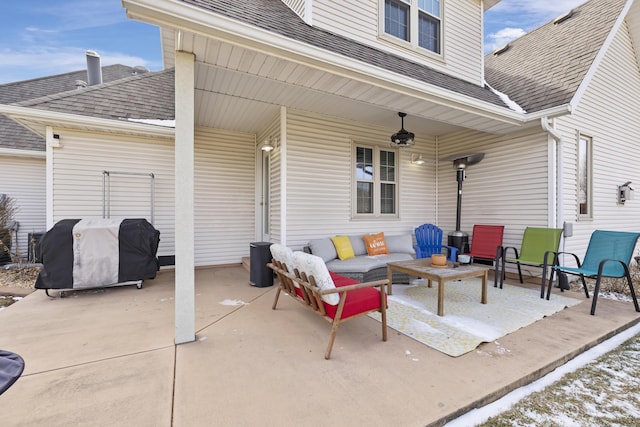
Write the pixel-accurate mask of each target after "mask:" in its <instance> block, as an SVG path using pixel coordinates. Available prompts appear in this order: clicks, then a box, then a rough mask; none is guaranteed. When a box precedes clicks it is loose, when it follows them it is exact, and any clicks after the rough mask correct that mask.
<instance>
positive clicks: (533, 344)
mask: <svg viewBox="0 0 640 427" xmlns="http://www.w3.org/2000/svg"><path fill="white" fill-rule="evenodd" d="M248 276H249V274H248V272H247V271H246V270H245V269H244V268H242V267H241V266H237V267H236V266H234V267H219V268H207V269H198V270H197V271H196V331H197V341H195V342H193V343H189V344H183V345H180V346H177V347H176V346H175V345H174V344H173V341H174V332H175V331H174V327H175V326H174V299H173V298H174V273H173V271H171V270H163V271H161V272H160V273H159V275H158V277H157V278H156V279H154V280H149V281H146V282H145V284H144V287H143V289H141V290H137V289H135V287H131V286H128V287H114V288H108V289H101V290H95V291H84V292H73V293H68V295H67V297H66V298H63V299H50V298H48V297H47V296H46V295H45V293H44V292H43V291H36V292H34V293H33V294H31V295H29V296H28V297H26V298H24V299H23V300H21V301H20V302H19V303H17V304H14V305H12V306H10V307H8V308H7V309H4V310H2V311H1V312H0V322H1V324H2V328H1V329H0V343H1V345H0V347H1V348H3V349H6V350H10V351H14V352H16V353H18V354H20V355H21V356H22V357H23V358H24V359H25V361H26V368H25V371H24V373H23V375H22V377H21V378H20V379H19V380H18V381H17V382H16V384H15V385H14V386H13V387H12V388H10V389H9V390H8V391H7V392H5V393H4V394H3V395H2V396H0V402H1V403H2V407H3V408H6V409H5V411H3V422H4V423H6V424H8V425H16V426H19V425H30V426H33V425H47V426H63V425H64V426H67V425H109V426H113V425H136V426H171V425H173V426H200V425H203V426H204V425H225V426H229V425H232V426H244V425H246V426H254V425H264V426H269V425H273V426H284V425H292V426H293V425H296V426H300V425H304V426H312V425H336V426H343V425H344V426H346V425H349V426H355V425H367V426H388V425H401V426H425V425H441V424H443V423H444V422H446V421H447V420H450V419H453V418H455V417H456V416H457V415H460V414H462V413H464V412H466V411H468V410H469V409H471V408H474V407H477V406H481V405H483V404H485V403H488V402H490V401H492V400H495V399H497V398H498V397H500V396H502V395H503V394H505V393H507V392H509V391H510V390H512V389H514V388H517V387H519V386H521V385H523V384H526V383H529V382H531V381H533V380H534V379H537V378H539V377H540V376H542V375H543V374H545V373H547V372H549V371H551V370H553V369H554V368H555V367H557V366H559V365H561V364H563V363H564V362H566V361H567V360H569V359H571V358H572V357H574V356H575V355H577V354H579V353H581V352H583V351H584V350H586V349H588V348H590V347H592V346H594V345H596V344H598V343H599V342H601V341H603V340H604V339H606V338H608V337H610V336H612V335H614V334H615V333H617V332H619V331H621V330H623V329H626V328H628V327H629V326H632V325H634V324H636V323H638V321H640V317H639V316H638V314H637V313H636V312H635V311H634V310H633V305H632V304H631V303H629V302H624V303H623V302H618V301H612V300H605V299H600V300H599V302H598V311H597V314H596V316H591V315H590V314H589V310H590V303H591V301H590V300H586V299H584V295H583V294H582V295H581V294H575V297H576V298H579V299H581V300H582V301H583V302H581V303H580V304H578V305H576V306H575V307H572V308H567V309H565V310H563V311H561V312H559V313H557V314H555V315H553V316H551V317H547V318H545V319H543V320H541V321H538V322H536V323H534V324H533V325H531V326H528V327H526V328H523V329H520V330H518V331H516V332H514V333H512V334H509V335H507V336H505V337H503V338H502V339H500V340H499V341H497V342H493V343H488V344H481V345H480V347H479V348H478V349H477V351H474V352H471V353H468V354H465V355H463V356H460V357H457V358H453V357H449V356H447V355H444V354H442V353H440V352H438V351H436V350H433V349H431V348H429V347H427V346H425V345H422V344H420V343H418V342H417V341H414V340H412V339H411V338H408V337H406V336H404V335H401V334H398V333H396V332H395V331H394V330H390V331H389V332H390V333H389V341H387V342H382V341H381V339H380V327H379V324H378V323H377V322H376V321H375V320H372V319H370V318H368V317H362V318H359V319H355V320H352V321H350V322H347V323H345V324H343V325H342V326H341V327H340V329H339V331H338V335H337V339H336V343H335V346H334V351H333V353H332V358H331V360H328V361H327V360H325V359H324V357H323V353H324V349H325V346H326V342H327V339H328V336H329V329H330V328H329V325H327V324H326V322H324V321H323V320H322V319H320V318H318V317H316V316H313V315H312V314H311V313H309V312H308V311H307V310H304V309H303V308H302V307H300V306H299V305H298V304H297V303H295V302H294V301H292V300H291V299H290V298H281V299H280V303H279V305H278V310H277V311H276V312H274V311H272V310H271V304H272V302H273V296H274V291H275V288H274V287H269V288H255V287H251V286H249V285H248V283H247V282H248ZM514 284H515V282H514V281H509V280H508V281H507V283H506V284H505V286H512V285H514ZM528 286H535V285H528ZM554 292H556V290H555V289H554ZM552 298H553V296H552Z"/></svg>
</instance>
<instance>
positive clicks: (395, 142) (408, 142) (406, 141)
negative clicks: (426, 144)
mask: <svg viewBox="0 0 640 427" xmlns="http://www.w3.org/2000/svg"><path fill="white" fill-rule="evenodd" d="M398 116H400V119H401V120H402V125H401V126H400V130H399V131H398V132H396V133H394V134H393V135H391V146H392V147H410V146H412V145H413V144H415V141H414V138H415V137H416V136H415V135H414V133H413V132H409V131H407V130H405V128H404V118H405V117H406V116H407V113H398Z"/></svg>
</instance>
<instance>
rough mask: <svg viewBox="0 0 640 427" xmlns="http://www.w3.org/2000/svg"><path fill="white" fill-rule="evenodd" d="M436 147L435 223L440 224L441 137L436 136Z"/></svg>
mask: <svg viewBox="0 0 640 427" xmlns="http://www.w3.org/2000/svg"><path fill="white" fill-rule="evenodd" d="M435 147H436V152H435V154H436V194H435V207H436V217H435V221H436V222H435V224H440V218H439V213H440V204H439V203H440V198H439V195H440V162H439V157H438V156H439V154H440V137H438V136H436V137H435Z"/></svg>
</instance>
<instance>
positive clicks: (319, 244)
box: [309, 237, 338, 262]
mask: <svg viewBox="0 0 640 427" xmlns="http://www.w3.org/2000/svg"><path fill="white" fill-rule="evenodd" d="M309 249H311V253H312V254H314V255H316V256H319V257H320V258H322V260H323V261H324V262H329V261H331V260H333V259H336V258H338V252H336V247H335V246H334V245H333V242H332V241H331V239H330V238H329V237H326V238H324V239H314V240H311V241H310V242H309Z"/></svg>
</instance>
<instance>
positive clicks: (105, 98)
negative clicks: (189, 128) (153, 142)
mask: <svg viewBox="0 0 640 427" xmlns="http://www.w3.org/2000/svg"><path fill="white" fill-rule="evenodd" d="M174 74H175V73H174V70H173V69H167V70H163V71H157V72H148V73H145V74H140V75H137V76H132V77H128V78H126V79H120V80H116V81H113V82H110V83H104V84H101V85H95V86H90V87H87V88H85V89H83V90H80V91H70V92H63V93H58V94H54V95H49V96H45V97H41V98H36V99H32V100H28V101H24V102H20V103H16V104H15V105H17V106H21V107H31V108H35V109H40V110H51V111H58V112H63V113H70V114H78V115H82V116H90V117H97V118H104V119H115V120H119V119H127V118H135V119H160V120H171V119H174V117H175V111H174V109H175V107H174V105H175V103H174V98H175V96H174Z"/></svg>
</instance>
